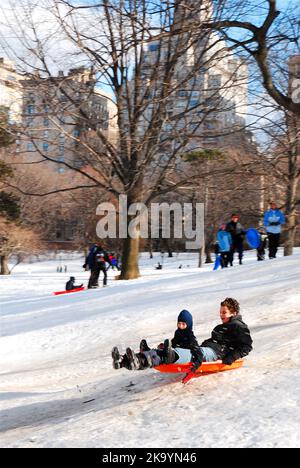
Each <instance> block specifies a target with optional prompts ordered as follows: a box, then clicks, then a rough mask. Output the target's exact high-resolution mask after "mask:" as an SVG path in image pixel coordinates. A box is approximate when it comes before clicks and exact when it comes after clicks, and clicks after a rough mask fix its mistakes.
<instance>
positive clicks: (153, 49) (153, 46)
mask: <svg viewBox="0 0 300 468" xmlns="http://www.w3.org/2000/svg"><path fill="white" fill-rule="evenodd" d="M158 50H159V45H158V44H150V45H149V51H150V52H157V51H158Z"/></svg>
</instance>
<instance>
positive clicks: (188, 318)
mask: <svg viewBox="0 0 300 468" xmlns="http://www.w3.org/2000/svg"><path fill="white" fill-rule="evenodd" d="M177 326H178V328H177V330H176V332H175V335H174V338H173V339H172V348H171V347H170V342H169V340H165V342H164V343H163V344H161V345H159V347H158V348H157V349H150V348H149V346H148V344H147V341H146V340H142V341H141V343H140V352H139V353H137V354H135V353H134V352H133V351H132V350H131V349H130V348H127V350H126V354H125V355H124V356H120V353H119V350H118V348H116V347H115V348H113V350H112V358H113V367H114V368H115V369H120V368H121V367H126V368H127V369H129V370H134V369H136V370H138V369H146V368H147V367H153V366H159V365H160V364H163V363H166V362H169V361H170V359H171V360H172V359H174V362H175V360H178V359H179V358H181V360H183V361H184V362H186V359H187V357H186V355H187V356H188V357H190V355H191V350H193V349H197V348H198V347H199V344H198V342H197V339H196V337H195V335H194V333H193V316H192V314H191V313H190V312H189V311H188V310H182V311H181V312H180V314H179V316H178V320H177ZM173 348H175V349H176V350H177V352H176V354H175V351H173ZM179 349H181V350H180V351H179ZM171 355H172V358H171ZM179 355H180V356H179Z"/></svg>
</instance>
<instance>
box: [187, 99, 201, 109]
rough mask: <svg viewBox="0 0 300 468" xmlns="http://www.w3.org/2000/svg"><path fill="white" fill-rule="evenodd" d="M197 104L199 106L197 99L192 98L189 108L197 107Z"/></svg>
mask: <svg viewBox="0 0 300 468" xmlns="http://www.w3.org/2000/svg"><path fill="white" fill-rule="evenodd" d="M197 106H199V101H197V100H194V99H192V100H191V101H190V102H189V109H191V108H193V107H197Z"/></svg>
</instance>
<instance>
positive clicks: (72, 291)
mask: <svg viewBox="0 0 300 468" xmlns="http://www.w3.org/2000/svg"><path fill="white" fill-rule="evenodd" d="M85 289H86V288H85V287H82V288H76V289H71V291H57V292H54V293H53V296H62V295H63V294H70V293H76V292H80V291H85Z"/></svg>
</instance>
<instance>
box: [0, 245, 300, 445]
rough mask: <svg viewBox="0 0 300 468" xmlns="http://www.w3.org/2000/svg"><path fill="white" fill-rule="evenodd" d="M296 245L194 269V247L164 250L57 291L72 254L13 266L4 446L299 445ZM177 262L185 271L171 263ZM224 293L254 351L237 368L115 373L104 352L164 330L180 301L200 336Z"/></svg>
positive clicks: (74, 267)
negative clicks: (119, 276)
mask: <svg viewBox="0 0 300 468" xmlns="http://www.w3.org/2000/svg"><path fill="white" fill-rule="evenodd" d="M299 260H300V250H298V251H297V253H296V255H294V256H293V257H290V258H279V259H277V260H275V261H266V262H261V263H258V262H257V261H256V259H255V255H254V253H248V254H247V258H246V261H245V265H243V266H235V267H234V268H232V269H229V270H228V271H227V270H226V271H218V272H213V271H212V267H211V265H209V266H205V267H204V268H203V269H201V270H199V269H197V268H196V265H197V256H196V255H194V254H181V255H180V256H179V257H178V258H174V259H165V260H164V269H163V270H162V271H156V270H155V269H154V266H155V264H157V262H158V261H161V258H160V256H159V255H157V256H156V258H154V259H153V260H148V259H147V258H146V257H143V259H142V261H141V263H142V277H141V278H140V279H139V280H136V281H131V282H119V281H114V276H115V274H116V273H114V272H110V281H109V287H108V288H106V289H102V288H101V289H99V290H94V291H85V292H82V293H78V294H74V295H68V296H61V297H54V296H52V295H51V293H52V292H53V291H55V290H60V289H63V288H64V284H65V282H66V280H67V279H68V277H69V276H70V274H74V276H76V279H77V281H78V282H79V283H81V282H83V281H84V282H86V280H87V278H88V273H85V272H83V270H82V268H81V267H82V264H83V258H81V257H80V255H75V254H74V255H73V256H72V257H71V258H70V257H68V258H67V257H62V263H63V265H65V264H66V265H68V271H69V273H67V274H64V273H57V272H56V268H57V265H58V260H55V259H53V260H51V261H44V262H37V263H31V264H26V265H25V264H24V265H19V266H18V267H16V269H15V270H14V272H13V275H12V276H11V277H0V291H1V304H0V318H1V324H0V325H1V326H0V374H1V382H0V405H1V409H0V446H1V447H105V448H110V447H144V448H149V447H158V448H159V447H169V448H174V447H185V448H188V447H190V448H194V447H298V448H299V447H300V391H299V390H300V371H299V366H300V288H299V283H300V282H299V278H300V261H299ZM180 264H182V265H183V268H182V269H178V266H179V265H180ZM227 296H232V297H236V298H237V299H239V300H240V302H241V304H242V310H243V316H244V320H245V321H246V322H247V323H248V325H249V326H250V328H251V331H252V335H253V338H254V347H255V350H254V352H253V353H251V354H250V356H249V357H248V358H247V362H246V365H245V367H244V368H242V369H239V370H236V371H232V372H228V373H223V374H215V375H212V376H209V377H202V378H199V379H194V380H192V381H191V382H189V384H187V385H186V386H183V385H182V384H181V382H180V375H167V374H159V373H157V372H156V371H154V370H151V369H149V370H146V371H144V372H129V371H127V370H125V369H122V370H120V371H115V370H113V369H112V366H111V356H110V352H111V348H112V346H113V345H118V346H120V347H121V348H122V349H123V350H125V347H126V346H128V345H130V346H133V347H135V348H137V347H138V344H139V341H140V339H141V338H147V339H148V341H149V342H150V343H151V344H152V345H153V346H155V345H157V344H158V343H160V342H161V341H162V340H163V339H165V338H167V337H170V338H171V337H172V336H173V333H174V330H175V328H176V319H177V315H178V313H179V312H180V310H181V309H183V308H187V309H189V310H190V311H191V312H192V313H193V316H194V322H195V333H196V335H197V336H198V338H199V340H200V341H201V340H203V339H205V338H207V337H208V336H209V335H210V332H211V330H212V328H213V327H214V326H215V325H216V324H218V323H219V316H218V314H219V303H220V301H221V300H223V299H224V298H225V297H227Z"/></svg>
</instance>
